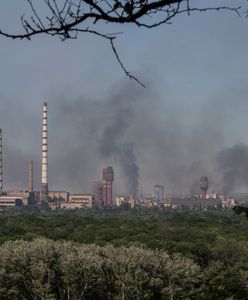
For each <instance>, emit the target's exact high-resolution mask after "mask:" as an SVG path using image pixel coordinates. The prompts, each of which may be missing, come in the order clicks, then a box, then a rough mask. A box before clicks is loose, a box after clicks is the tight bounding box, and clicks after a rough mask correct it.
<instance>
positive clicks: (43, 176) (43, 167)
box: [40, 102, 48, 205]
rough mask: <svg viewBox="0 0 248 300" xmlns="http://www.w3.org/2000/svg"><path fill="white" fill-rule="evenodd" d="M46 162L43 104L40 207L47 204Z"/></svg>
mask: <svg viewBox="0 0 248 300" xmlns="http://www.w3.org/2000/svg"><path fill="white" fill-rule="evenodd" d="M47 174H48V160H47V103H46V102H44V104H43V115H42V162H41V197H40V201H41V205H44V204H47V203H48V177H47Z"/></svg>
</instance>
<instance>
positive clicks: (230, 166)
mask: <svg viewBox="0 0 248 300" xmlns="http://www.w3.org/2000/svg"><path fill="white" fill-rule="evenodd" d="M217 163H218V168H219V170H220V172H221V173H222V178H221V183H222V191H223V192H224V193H230V192H233V191H234V190H235V187H242V186H247V183H248V146H247V145H245V144H241V143H240V144H237V145H235V146H233V147H230V148H227V149H224V150H223V151H221V152H220V153H219V154H218V155H217Z"/></svg>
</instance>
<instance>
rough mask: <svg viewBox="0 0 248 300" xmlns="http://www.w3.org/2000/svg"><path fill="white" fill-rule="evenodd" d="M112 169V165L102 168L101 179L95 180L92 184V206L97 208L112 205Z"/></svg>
mask: <svg viewBox="0 0 248 300" xmlns="http://www.w3.org/2000/svg"><path fill="white" fill-rule="evenodd" d="M113 181H114V170H113V168H112V167H107V168H104V169H103V172H102V181H95V182H93V185H92V194H93V197H94V206H95V207H98V208H102V207H107V206H113V205H114V202H113Z"/></svg>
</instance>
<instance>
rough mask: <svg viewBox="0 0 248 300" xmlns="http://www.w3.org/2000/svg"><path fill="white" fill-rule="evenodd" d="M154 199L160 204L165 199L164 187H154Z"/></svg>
mask: <svg viewBox="0 0 248 300" xmlns="http://www.w3.org/2000/svg"><path fill="white" fill-rule="evenodd" d="M154 199H155V201H157V202H159V201H161V200H163V199H164V186H163V185H160V184H156V185H155V186H154Z"/></svg>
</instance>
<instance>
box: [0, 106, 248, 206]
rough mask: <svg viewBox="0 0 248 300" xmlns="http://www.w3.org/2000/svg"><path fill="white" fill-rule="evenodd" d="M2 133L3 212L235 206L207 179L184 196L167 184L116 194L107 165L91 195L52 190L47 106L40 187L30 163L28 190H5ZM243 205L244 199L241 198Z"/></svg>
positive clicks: (0, 191)
mask: <svg viewBox="0 0 248 300" xmlns="http://www.w3.org/2000/svg"><path fill="white" fill-rule="evenodd" d="M2 142H3V130H2V129H0V209H5V208H11V207H20V206H37V207H39V208H40V209H44V210H47V209H52V210H56V209H84V208H88V209H90V208H94V207H95V208H99V209H103V208H112V207H129V208H133V207H157V208H161V209H190V210H207V209H223V208H229V207H232V206H233V205H234V204H235V200H236V201H237V199H238V198H239V197H237V199H235V200H234V198H233V197H227V196H226V195H223V194H216V193H208V186H209V182H208V177H207V176H202V177H201V178H200V180H199V191H200V192H199V193H198V194H196V195H181V194H173V195H171V194H168V193H165V189H164V185H162V184H156V185H154V191H153V193H151V194H142V193H140V194H139V195H136V196H135V197H134V195H123V194H114V193H113V182H114V169H113V167H112V166H107V167H106V168H103V170H102V179H101V180H99V181H94V182H93V183H92V193H91V194H70V193H69V192H67V191H50V190H49V180H48V104H47V102H44V104H43V110H42V143H41V185H40V191H34V184H33V161H32V160H31V161H30V162H29V180H28V191H5V190H4V188H3V159H2V155H3V147H2ZM239 199H241V200H240V201H241V202H242V201H243V202H244V198H242V197H241V198H239Z"/></svg>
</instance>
